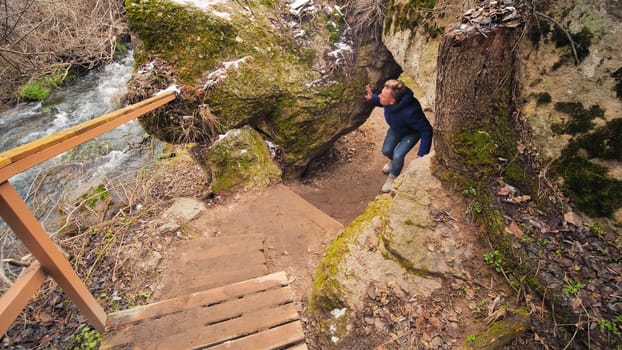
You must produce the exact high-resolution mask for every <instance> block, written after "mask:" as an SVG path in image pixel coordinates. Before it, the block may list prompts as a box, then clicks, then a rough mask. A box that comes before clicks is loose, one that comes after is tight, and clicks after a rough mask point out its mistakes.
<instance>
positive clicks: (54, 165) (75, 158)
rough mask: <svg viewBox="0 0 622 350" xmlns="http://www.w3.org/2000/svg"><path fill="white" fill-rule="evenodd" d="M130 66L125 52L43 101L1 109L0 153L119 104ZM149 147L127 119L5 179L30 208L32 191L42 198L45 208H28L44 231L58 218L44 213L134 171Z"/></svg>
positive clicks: (149, 157) (148, 155) (143, 161)
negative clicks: (120, 175) (123, 122)
mask: <svg viewBox="0 0 622 350" xmlns="http://www.w3.org/2000/svg"><path fill="white" fill-rule="evenodd" d="M133 64H134V59H133V56H132V52H130V53H129V54H128V56H127V57H125V58H123V59H121V60H119V61H116V62H113V63H110V64H108V65H107V66H106V67H104V68H102V69H100V70H98V71H94V72H91V73H89V74H88V75H86V76H84V77H81V78H79V79H77V80H76V81H74V82H73V83H72V84H71V85H70V86H67V87H64V88H62V89H59V90H57V91H55V92H53V93H52V95H51V96H50V97H49V98H48V99H47V100H46V101H44V102H43V103H24V104H20V105H18V106H16V107H15V108H13V109H11V110H7V111H4V112H1V113H0V151H5V150H8V149H11V148H13V147H16V146H19V145H22V144H25V143H27V142H30V141H33V140H36V139H39V138H41V137H44V136H46V135H51V134H53V133H55V132H58V131H61V130H63V129H66V128H68V127H70V126H73V125H76V124H79V123H82V122H85V121H87V120H90V119H93V118H95V117H98V116H100V115H103V114H106V113H109V112H112V111H114V110H117V109H119V108H122V107H123V106H124V105H123V103H124V98H125V95H126V93H127V87H126V83H127V82H128V80H129V79H130V77H131V75H132V70H133ZM154 151H155V150H154V144H153V142H151V140H150V139H149V138H148V137H147V135H146V133H145V132H144V130H143V129H142V128H141V126H140V125H139V124H138V122H137V121H136V120H133V121H131V122H128V123H125V124H123V125H121V126H120V127H117V128H116V129H113V130H112V131H110V132H108V133H106V134H104V135H101V136H99V137H98V138H96V139H94V140H91V141H88V142H86V143H85V144H83V145H81V146H79V147H76V148H74V149H72V150H70V151H67V152H65V153H63V154H61V155H58V156H56V157H54V158H53V159H50V160H48V161H46V162H44V163H43V164H41V165H39V166H36V167H34V168H32V169H29V170H27V171H25V172H23V173H20V174H18V175H15V176H14V177H12V178H11V179H10V182H11V184H13V186H14V187H15V188H16V189H17V191H18V192H19V193H20V194H21V196H22V198H28V202H29V204H30V205H31V206H34V204H33V203H32V202H33V201H31V200H30V199H31V198H32V197H33V194H35V193H36V195H37V197H38V198H44V200H43V202H44V206H46V207H48V208H46V209H44V210H41V208H33V210H34V211H35V212H36V213H37V215H38V216H39V218H40V220H41V221H42V223H43V224H44V227H46V229H48V231H50V230H52V229H53V228H54V226H55V225H56V224H57V223H58V221H59V220H58V217H54V216H55V215H54V214H50V213H52V212H58V210H54V208H55V207H56V208H58V206H59V204H60V203H61V202H62V201H65V200H67V199H68V198H69V199H71V198H72V197H73V198H76V197H78V196H80V195H81V194H83V193H86V192H88V191H92V189H93V188H96V187H97V186H99V185H101V184H104V183H105V181H106V179H109V178H111V177H114V176H118V175H119V174H121V173H128V172H131V171H133V170H135V169H139V168H140V167H142V166H144V165H145V164H147V163H148V162H149V161H150V160H152V159H153V158H154ZM42 179H44V180H42Z"/></svg>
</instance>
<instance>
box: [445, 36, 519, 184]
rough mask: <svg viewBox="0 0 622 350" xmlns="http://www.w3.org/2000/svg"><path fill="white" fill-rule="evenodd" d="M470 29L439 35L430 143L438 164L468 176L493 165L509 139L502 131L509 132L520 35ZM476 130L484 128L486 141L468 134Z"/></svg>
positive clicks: (475, 133) (474, 134)
mask: <svg viewBox="0 0 622 350" xmlns="http://www.w3.org/2000/svg"><path fill="white" fill-rule="evenodd" d="M473 32H474V33H473V34H472V35H465V33H460V35H456V34H455V33H453V32H450V33H447V34H445V36H444V37H443V39H442V40H441V44H440V47H439V56H438V77H437V84H436V125H435V145H434V146H435V149H436V156H437V159H438V161H439V163H440V165H441V166H444V167H445V168H447V169H449V170H452V171H455V172H457V173H459V174H462V175H471V176H473V175H474V173H473V171H475V172H476V173H477V172H479V171H480V170H481V168H482V167H485V166H488V165H492V166H493V167H494V162H495V161H496V157H497V156H501V155H500V154H499V153H500V152H499V151H502V149H501V148H503V147H501V146H502V145H501V144H502V143H508V141H510V140H512V139H513V136H512V135H507V134H506V135H503V134H504V133H507V132H511V131H512V130H511V129H512V128H511V127H509V126H510V125H511V124H512V122H511V119H512V118H511V112H510V110H511V100H512V93H511V92H512V81H513V74H514V70H513V52H512V51H513V50H512V49H513V47H514V45H515V43H516V40H517V38H518V35H517V34H518V33H517V32H516V30H512V29H509V28H504V27H498V28H495V29H493V30H492V31H488V32H486V34H485V35H484V34H481V33H479V32H477V31H473ZM499 128H500V129H501V130H498V129H499ZM508 129H509V130H508ZM477 133H488V136H489V137H490V138H491V140H490V143H487V142H478V141H477V140H476V139H470V137H471V136H472V137H473V138H476V137H477ZM511 134H513V132H511ZM487 145H488V146H491V147H489V148H490V149H485V148H486V146H487ZM507 146H512V147H513V146H514V145H509V144H508V145H507ZM478 148H479V149H478ZM506 150H507V149H506ZM474 152H475V153H474ZM490 153H492V154H490ZM490 161H492V164H490Z"/></svg>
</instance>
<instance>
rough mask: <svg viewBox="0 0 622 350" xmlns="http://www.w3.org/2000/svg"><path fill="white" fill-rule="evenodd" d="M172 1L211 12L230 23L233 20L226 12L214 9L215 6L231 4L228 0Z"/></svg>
mask: <svg viewBox="0 0 622 350" xmlns="http://www.w3.org/2000/svg"><path fill="white" fill-rule="evenodd" d="M171 1H172V2H174V3H176V4H178V5H182V6H188V5H191V6H194V7H196V8H198V9H201V10H203V11H209V12H211V13H212V14H213V15H214V16H217V17H220V18H223V19H226V20H228V21H229V20H231V15H229V14H228V13H226V12H221V11H216V10H214V9H213V7H212V6H214V5H221V4H227V3H228V2H229V1H227V0H171Z"/></svg>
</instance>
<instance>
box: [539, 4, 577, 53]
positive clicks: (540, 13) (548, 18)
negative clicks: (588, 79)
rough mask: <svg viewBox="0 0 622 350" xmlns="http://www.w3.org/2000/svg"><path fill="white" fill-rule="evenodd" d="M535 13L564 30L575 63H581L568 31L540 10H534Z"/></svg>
mask: <svg viewBox="0 0 622 350" xmlns="http://www.w3.org/2000/svg"><path fill="white" fill-rule="evenodd" d="M535 13H536V15H538V16H540V17H542V18H545V19H547V20H549V21H551V22H553V23H554V24H555V25H556V26H558V27H559V29H561V30H562V31H563V32H564V34H566V36H567V37H568V41H570V46H571V47H572V53H573V54H574V59H575V62H576V64H579V63H581V62H580V61H579V55H577V49H576V47H575V46H574V41H573V40H572V37H571V36H570V33H568V31H567V30H566V29H565V28H564V27H562V25H561V24H559V23H558V22H557V21H555V20H554V19H553V18H551V17H549V16H547V15H545V14H544V13H542V12H538V11H535Z"/></svg>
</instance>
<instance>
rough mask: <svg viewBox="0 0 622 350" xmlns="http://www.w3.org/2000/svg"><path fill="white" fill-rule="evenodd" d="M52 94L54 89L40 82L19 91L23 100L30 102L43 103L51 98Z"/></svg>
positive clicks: (31, 83) (33, 82)
mask: <svg viewBox="0 0 622 350" xmlns="http://www.w3.org/2000/svg"><path fill="white" fill-rule="evenodd" d="M51 92H52V89H50V88H49V87H47V86H46V85H44V84H43V83H42V82H40V81H32V82H30V83H28V84H26V85H24V86H22V88H21V89H20V90H19V94H20V96H21V98H23V99H25V100H28V101H43V100H45V99H46V98H48V96H50V93H51Z"/></svg>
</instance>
